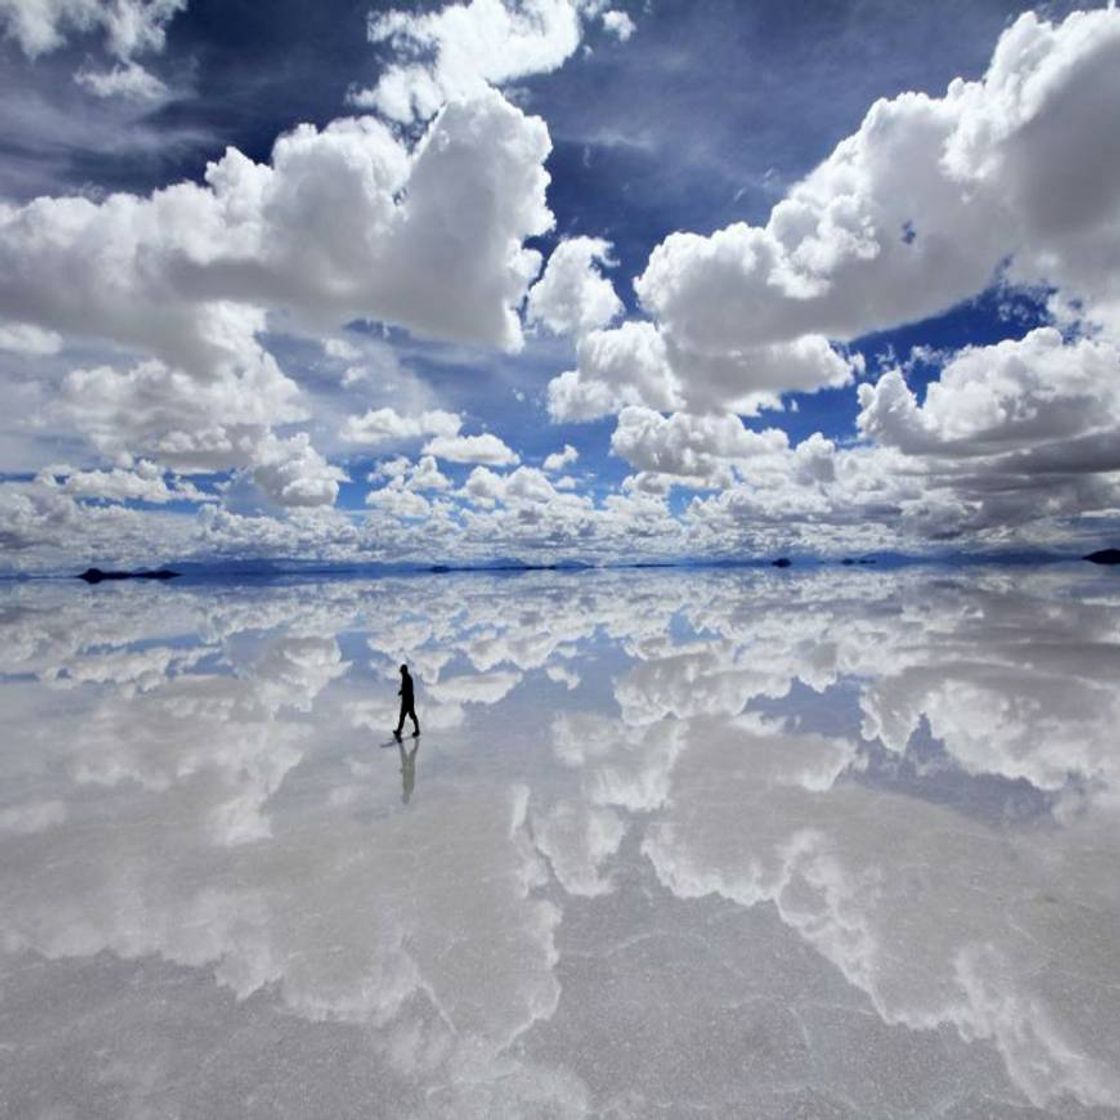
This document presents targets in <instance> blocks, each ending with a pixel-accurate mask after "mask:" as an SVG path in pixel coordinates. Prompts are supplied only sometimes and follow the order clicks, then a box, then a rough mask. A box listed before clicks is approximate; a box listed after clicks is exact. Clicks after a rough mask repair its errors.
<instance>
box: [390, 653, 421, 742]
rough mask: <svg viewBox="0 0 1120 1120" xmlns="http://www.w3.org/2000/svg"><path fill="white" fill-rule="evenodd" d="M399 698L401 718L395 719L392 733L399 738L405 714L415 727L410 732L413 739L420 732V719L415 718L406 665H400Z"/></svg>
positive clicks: (409, 678)
mask: <svg viewBox="0 0 1120 1120" xmlns="http://www.w3.org/2000/svg"><path fill="white" fill-rule="evenodd" d="M397 695H398V696H399V697H400V698H401V718H400V719H399V720H397V729H396V731H394V732H393V735H394V736H395V737H396V738H397V739H399V738H400V737H401V728H402V727H404V719H405V716H408V717H409V718H410V719H411V720H412V726H413V728H414V729H415V730H414V731H413V732H412V737H413V738H414V739H415V738H416V737H417V736H418V735H419V734H420V721H419V720H418V719H417V718H416V698H415V695H414V694H413V690H412V677H411V676H410V675H409V672H408V666H407V665H402V666H401V687H400V689H399V690H398V692H397Z"/></svg>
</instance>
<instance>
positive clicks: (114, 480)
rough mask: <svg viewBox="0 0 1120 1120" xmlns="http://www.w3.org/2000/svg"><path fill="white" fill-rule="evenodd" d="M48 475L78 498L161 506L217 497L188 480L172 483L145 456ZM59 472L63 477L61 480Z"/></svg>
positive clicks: (176, 480)
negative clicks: (133, 461) (120, 464)
mask: <svg viewBox="0 0 1120 1120" xmlns="http://www.w3.org/2000/svg"><path fill="white" fill-rule="evenodd" d="M45 474H46V478H47V480H48V481H52V482H54V483H55V484H56V485H60V486H61V489H62V491H63V492H64V493H66V494H71V495H73V496H74V497H76V498H98V499H101V500H102V501H115V502H123V501H143V502H152V503H155V504H160V505H162V504H164V503H166V502H176V501H188V502H207V501H216V500H217V499H216V498H215V497H214V496H213V495H211V494H205V493H203V492H202V491H200V490H199V489H198V488H197V487H196V486H193V485H192V484H191V483H189V482H187V481H185V480H184V479H181V478H176V477H174V476H172V477H171V479H170V484H169V482H168V479H167V477H165V474H164V471H163V470H162V468H160V467H159V466H158V465H157V464H156V463H153V462H151V461H149V460H146V459H141V460H140V462H138V463H137V464H136V465H135V466H134V467H131V468H123V467H114V468H113V469H112V470H107V471H71V472H64V471H59V470H51V471H49V472H45ZM59 475H61V476H62V478H61V479H59V477H58V476H59Z"/></svg>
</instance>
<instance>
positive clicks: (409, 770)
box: [397, 739, 420, 805]
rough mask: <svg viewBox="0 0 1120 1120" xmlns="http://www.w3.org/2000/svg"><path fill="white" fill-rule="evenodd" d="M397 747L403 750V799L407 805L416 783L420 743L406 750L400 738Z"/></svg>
mask: <svg viewBox="0 0 1120 1120" xmlns="http://www.w3.org/2000/svg"><path fill="white" fill-rule="evenodd" d="M397 749H398V750H399V751H400V752H401V800H402V801H403V802H404V803H405V804H406V805H407V804H408V799H409V798H410V797H411V796H412V789H413V787H414V786H415V785H416V752H417V751H418V750H419V749H420V744H419V743H416V744H415V745H414V746H413V748H412V750H410V751H406V750H405V749H404V743H402V742H401V741H400V740H399V739H398V740H397Z"/></svg>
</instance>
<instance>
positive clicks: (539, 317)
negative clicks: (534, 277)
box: [525, 237, 625, 335]
mask: <svg viewBox="0 0 1120 1120" xmlns="http://www.w3.org/2000/svg"><path fill="white" fill-rule="evenodd" d="M610 251H611V243H610V242H609V241H604V240H603V239H602V238H598V237H572V238H567V239H565V240H563V241H561V242H560V244H559V245H557V246H556V248H555V249H554V250H553V251H552V255H551V256H550V257H549V258H548V264H547V265H546V266H545V270H544V274H543V275H542V276H541V278H540V279H539V280H538V281H537V282H536V283H535V284H534V285H533V286H532V287H531V288H530V289H529V301H528V303H527V305H526V309H525V319H526V321H527V322H528V323H530V324H532V323H539V324H540V325H541V326H543V327H545V328H547V329H548V330H550V331H552V333H553V334H573V335H584V334H587V332H588V331H591V330H595V329H597V328H599V327H605V326H606V325H607V324H608V323H610V322H611V320H612V319H616V318H617V317H618V316H619V315H621V314H622V313H623V311H625V307H624V306H623V303H622V300H620V299H619V298H618V296H617V295H616V294H615V290H614V286H613V285H612V284H611V282H610V281H609V280H607V279H606V278H605V277H604V276H603V274H602V272H601V271H600V269H601V266H606V267H608V268H609V267H611V266H613V265H614V264H615V262H614V261H612V260H611V258H610Z"/></svg>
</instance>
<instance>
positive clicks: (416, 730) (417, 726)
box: [401, 707, 420, 735]
mask: <svg viewBox="0 0 1120 1120" xmlns="http://www.w3.org/2000/svg"><path fill="white" fill-rule="evenodd" d="M408 714H409V715H410V716H411V717H412V727H413V732H412V733H413V735H419V734H420V721H419V720H418V719H417V718H416V709H415V707H411V708H409V709H408ZM401 723H402V724H403V723H404V720H403V719H402V720H401Z"/></svg>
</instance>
